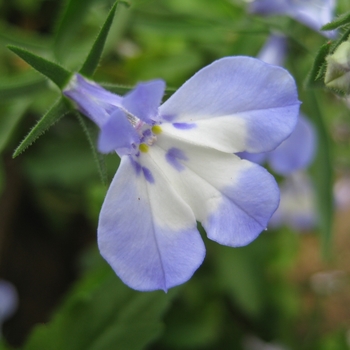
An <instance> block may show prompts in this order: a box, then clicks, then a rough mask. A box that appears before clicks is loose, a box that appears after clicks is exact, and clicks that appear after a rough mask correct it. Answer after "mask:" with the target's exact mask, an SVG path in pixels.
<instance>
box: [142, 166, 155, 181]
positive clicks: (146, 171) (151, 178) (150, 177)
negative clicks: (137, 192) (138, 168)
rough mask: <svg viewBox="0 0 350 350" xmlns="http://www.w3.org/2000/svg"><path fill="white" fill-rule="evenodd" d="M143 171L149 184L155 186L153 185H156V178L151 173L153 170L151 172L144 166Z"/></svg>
mask: <svg viewBox="0 0 350 350" xmlns="http://www.w3.org/2000/svg"><path fill="white" fill-rule="evenodd" d="M142 171H143V175H144V177H145V179H146V180H147V181H148V182H149V183H151V184H153V183H154V177H153V175H152V173H151V170H149V169H148V168H146V167H145V166H143V167H142Z"/></svg>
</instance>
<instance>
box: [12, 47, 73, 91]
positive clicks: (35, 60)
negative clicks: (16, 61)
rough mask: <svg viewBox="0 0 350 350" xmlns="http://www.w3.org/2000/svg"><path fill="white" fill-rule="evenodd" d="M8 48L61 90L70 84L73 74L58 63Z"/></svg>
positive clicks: (19, 49)
mask: <svg viewBox="0 0 350 350" xmlns="http://www.w3.org/2000/svg"><path fill="white" fill-rule="evenodd" d="M8 48H9V49H10V50H11V51H12V52H14V53H15V54H17V55H18V56H19V57H21V58H22V59H23V60H24V61H26V62H27V63H28V64H29V65H31V66H32V67H33V68H34V69H36V70H37V71H38V72H40V73H41V74H43V75H45V76H46V77H47V78H49V79H50V80H52V81H53V82H54V83H55V84H56V85H57V86H58V87H59V88H60V89H63V87H64V86H65V85H66V84H67V83H68V81H69V79H70V77H71V76H72V73H71V72H69V71H68V70H66V69H65V68H63V67H61V66H60V65H58V64H57V63H54V62H51V61H49V60H47V59H45V58H43V57H40V56H37V55H35V54H34V53H32V52H29V51H27V50H24V49H22V48H20V47H16V46H12V45H9V46H8Z"/></svg>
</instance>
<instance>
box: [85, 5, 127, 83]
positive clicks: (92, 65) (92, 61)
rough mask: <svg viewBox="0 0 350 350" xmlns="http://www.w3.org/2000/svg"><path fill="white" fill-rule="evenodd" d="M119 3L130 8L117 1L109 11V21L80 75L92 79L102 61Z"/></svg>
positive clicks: (104, 26) (107, 20)
mask: <svg viewBox="0 0 350 350" xmlns="http://www.w3.org/2000/svg"><path fill="white" fill-rule="evenodd" d="M119 3H122V4H124V5H126V6H129V5H128V4H127V3H126V2H124V1H117V2H116V3H115V4H114V5H113V7H112V8H111V10H110V11H109V14H108V16H107V19H106V21H105V23H104V24H103V26H102V28H101V30H100V33H99V34H98V36H97V39H96V40H95V42H94V44H93V46H92V48H91V51H90V52H89V55H88V56H87V58H86V60H85V62H84V64H83V66H82V67H81V69H80V71H79V72H80V73H81V74H83V75H85V76H87V77H90V76H92V75H93V74H94V71H95V69H96V68H97V65H98V63H99V61H100V58H101V55H102V52H103V48H104V45H105V42H106V39H107V36H108V32H109V30H110V28H111V25H112V22H113V18H114V14H115V11H116V8H117V6H118V4H119Z"/></svg>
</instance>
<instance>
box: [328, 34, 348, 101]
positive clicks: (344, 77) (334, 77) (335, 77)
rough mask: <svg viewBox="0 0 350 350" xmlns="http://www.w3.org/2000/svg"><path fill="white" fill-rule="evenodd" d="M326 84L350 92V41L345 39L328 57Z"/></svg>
mask: <svg viewBox="0 0 350 350" xmlns="http://www.w3.org/2000/svg"><path fill="white" fill-rule="evenodd" d="M326 60H327V70H326V74H325V84H326V86H327V87H330V88H333V89H337V90H340V91H341V92H344V93H346V94H349V93H350V41H344V42H343V43H341V45H339V47H338V48H337V49H336V50H335V52H334V53H333V54H332V55H329V56H328V57H327V58H326Z"/></svg>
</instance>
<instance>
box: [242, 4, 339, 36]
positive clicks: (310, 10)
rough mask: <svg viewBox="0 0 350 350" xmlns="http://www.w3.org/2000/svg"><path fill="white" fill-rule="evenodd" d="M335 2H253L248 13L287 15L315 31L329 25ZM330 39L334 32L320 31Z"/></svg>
mask: <svg viewBox="0 0 350 350" xmlns="http://www.w3.org/2000/svg"><path fill="white" fill-rule="evenodd" d="M335 4H336V0H253V1H252V3H251V4H250V7H249V11H250V12H252V13H259V14H262V15H274V14H276V15H287V16H289V17H291V18H293V19H295V20H296V21H299V22H301V23H303V24H305V25H306V26H308V27H310V28H311V29H313V30H315V31H319V30H320V29H321V27H322V26H323V25H325V24H327V23H329V22H330V21H331V20H332V18H333V14H334V9H335ZM321 34H323V35H325V36H327V37H331V36H334V34H335V31H322V32H321Z"/></svg>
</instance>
